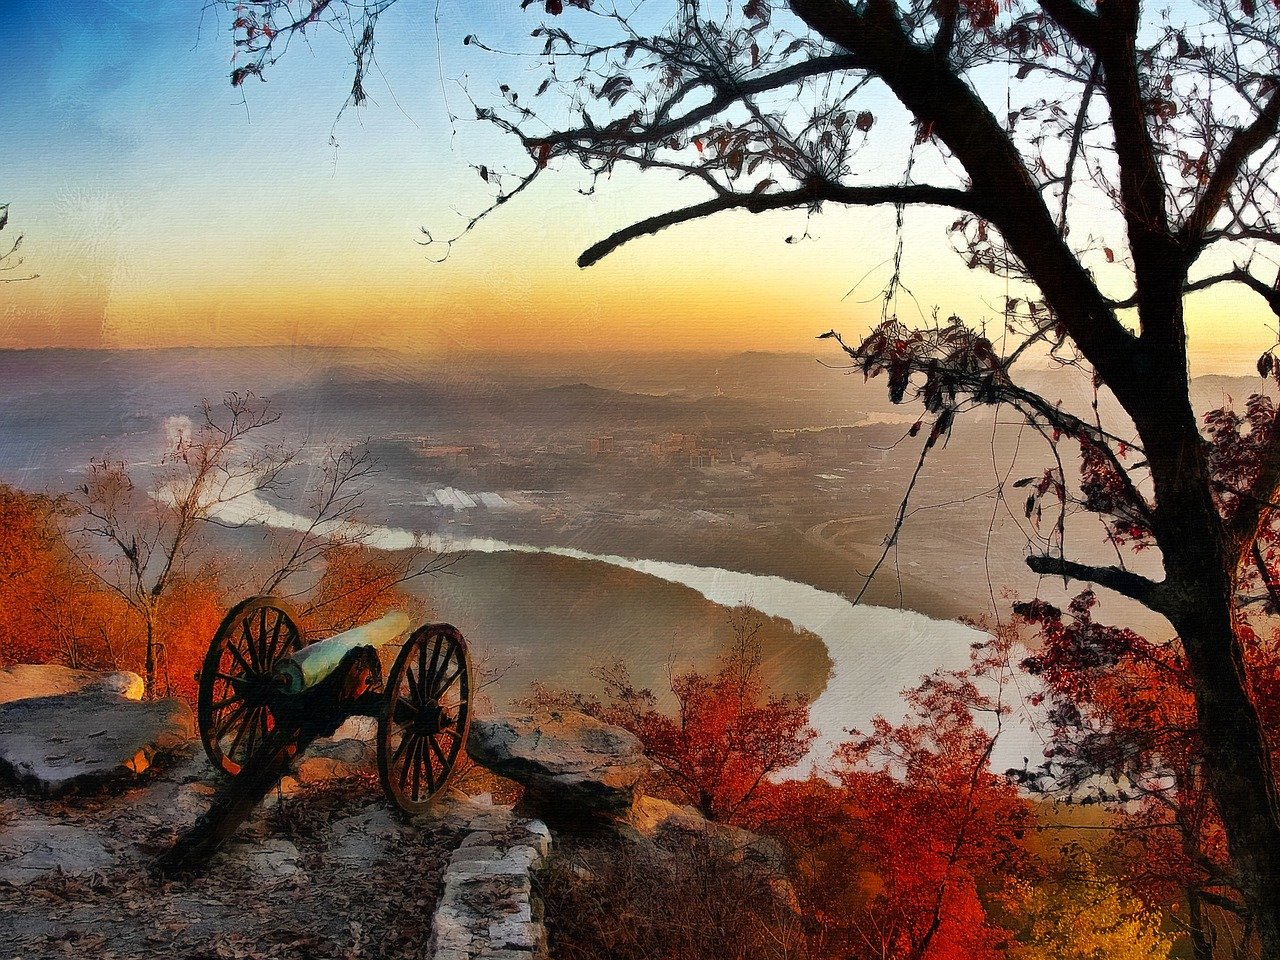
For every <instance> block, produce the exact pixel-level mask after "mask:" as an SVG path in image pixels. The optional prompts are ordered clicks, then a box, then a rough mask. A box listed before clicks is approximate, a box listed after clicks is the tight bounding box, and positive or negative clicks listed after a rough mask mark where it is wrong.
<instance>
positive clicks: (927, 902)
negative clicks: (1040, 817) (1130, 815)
mask: <svg viewBox="0 0 1280 960" xmlns="http://www.w3.org/2000/svg"><path fill="white" fill-rule="evenodd" d="M1009 639H1010V635H1008V634H1007V633H1002V634H1000V635H998V636H996V637H994V638H993V639H992V640H991V641H989V642H988V643H985V644H979V645H978V646H977V647H975V649H974V650H973V651H972V664H971V666H970V668H968V669H965V670H954V671H937V672H935V673H933V674H930V675H929V676H927V677H925V678H924V679H923V680H922V681H921V682H920V684H919V685H918V686H917V687H915V688H914V689H912V690H908V691H906V692H905V694H904V697H905V700H906V703H907V707H908V715H907V717H906V718H905V719H903V720H902V721H900V722H896V723H895V722H892V721H890V720H889V719H887V718H885V717H883V716H878V717H876V718H875V719H874V721H873V722H872V725H871V728H870V729H869V730H868V731H866V732H864V733H861V734H858V735H857V736H856V737H855V739H854V740H852V741H850V742H849V743H846V744H844V745H843V746H842V747H840V748H839V750H838V751H837V754H836V761H837V762H836V766H835V771H834V772H835V775H836V777H837V778H838V780H839V782H840V784H841V786H842V787H843V789H844V791H845V795H846V800H845V803H846V809H847V810H848V811H849V815H850V817H851V821H852V824H851V827H850V831H849V832H850V834H851V835H852V836H855V837H857V838H859V840H858V843H857V845H856V847H855V850H854V855H853V856H852V857H851V858H850V859H851V861H852V862H854V863H858V864H861V865H862V869H863V870H864V871H869V872H867V873H864V875H863V879H862V881H861V883H862V886H863V889H864V895H863V898H862V903H861V904H860V905H859V906H858V908H857V909H855V910H853V911H852V912H851V913H849V914H848V915H847V916H845V917H843V918H841V917H837V918H836V919H837V921H840V922H843V924H844V926H845V933H844V936H845V944H846V948H847V949H849V950H850V951H851V952H852V954H853V955H856V956H874V957H880V958H883V960H922V958H925V957H928V958H942V957H957V958H958V957H995V956H999V955H1002V954H1003V952H1004V951H1003V948H1002V946H1001V944H1004V943H1006V942H1007V941H1008V940H1009V937H1010V934H1009V931H1008V930H1007V929H1006V928H1005V927H1004V926H1003V925H1002V924H1001V921H1000V920H999V919H998V917H997V916H996V913H997V912H998V911H993V909H992V908H993V907H997V908H998V907H1002V906H1003V907H1005V908H1009V907H1011V906H1012V900H1013V899H1014V898H1015V897H1016V891H1015V890H1014V888H1013V886H1012V880H1013V878H1015V877H1018V876H1023V877H1028V878H1030V877H1031V876H1032V875H1033V867H1034V863H1033V861H1032V858H1031V856H1030V854H1029V852H1028V849H1027V845H1026V843H1025V838H1026V836H1027V834H1028V832H1029V831H1030V830H1031V829H1032V826H1033V816H1032V811H1031V809H1030V807H1029V806H1028V804H1027V801H1026V800H1025V799H1024V798H1023V797H1021V796H1020V795H1019V794H1018V791H1017V790H1016V789H1015V788H1014V787H1013V786H1012V785H1011V784H1010V783H1009V782H1008V780H1007V779H1006V778H1005V777H1003V776H1001V775H999V774H997V773H994V772H993V771H992V770H991V768H990V760H991V753H992V751H993V750H994V749H995V745H996V743H997V740H998V738H999V736H1000V732H1001V729H1002V726H1003V723H1004V718H1005V717H1006V716H1007V715H1008V713H1009V711H1010V706H1009V703H1008V699H1007V698H1008V695H1009V691H1008V689H1007V682H1008V677H1009V673H1008V669H1007V665H1008V660H1007V654H1008V644H1009ZM835 882H837V883H838V882H839V881H835Z"/></svg>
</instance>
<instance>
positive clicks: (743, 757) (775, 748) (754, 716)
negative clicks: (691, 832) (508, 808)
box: [529, 611, 815, 827]
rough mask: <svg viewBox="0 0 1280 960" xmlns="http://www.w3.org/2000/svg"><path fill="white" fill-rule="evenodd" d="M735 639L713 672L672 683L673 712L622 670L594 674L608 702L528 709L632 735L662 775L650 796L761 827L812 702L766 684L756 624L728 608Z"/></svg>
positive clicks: (543, 701)
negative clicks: (569, 713) (552, 710)
mask: <svg viewBox="0 0 1280 960" xmlns="http://www.w3.org/2000/svg"><path fill="white" fill-rule="evenodd" d="M731 625H732V627H733V630H734V637H735V639H734V642H733V644H732V646H731V647H730V649H729V650H727V651H726V652H725V653H724V655H723V656H722V657H721V658H720V664H719V669H718V670H717V671H716V672H715V673H714V674H704V673H702V672H700V671H697V670H687V671H685V672H683V673H679V674H676V675H675V676H673V677H672V679H671V693H672V694H673V695H674V697H675V700H676V711H675V713H674V715H668V714H666V713H664V712H662V711H661V710H660V709H658V698H657V696H655V695H654V693H653V691H651V690H648V689H639V688H637V687H636V686H635V685H634V684H633V683H632V681H631V677H630V674H629V672H628V670H627V668H626V666H625V665H624V664H622V663H615V664H613V665H612V666H610V667H607V668H605V669H603V670H600V671H599V672H598V674H597V675H598V676H599V678H600V679H601V681H602V682H603V683H604V685H605V698H604V699H603V700H600V699H599V698H595V697H589V696H584V695H581V694H564V693H557V692H553V691H549V690H547V689H546V688H542V687H537V688H535V691H534V695H533V697H532V698H530V701H529V702H531V703H533V704H534V705H538V706H562V707H570V708H572V709H577V710H581V711H582V712H584V713H587V714H589V715H591V716H595V717H598V718H599V719H601V720H604V721H605V722H606V723H613V724H617V725H618V726H620V727H624V728H626V729H628V730H630V731H631V732H632V733H634V734H635V735H636V736H637V737H639V738H640V741H641V742H642V743H643V744H644V749H645V753H646V754H647V755H648V756H649V758H650V759H651V760H653V761H654V762H655V763H656V764H657V765H658V767H659V769H660V771H661V776H660V778H659V782H657V783H655V784H651V785H650V787H649V791H650V792H651V793H658V794H661V793H665V794H666V795H668V796H669V797H670V798H671V799H674V800H678V801H681V802H685V803H690V804H692V805H693V806H695V807H697V808H698V810H699V812H701V813H702V815H703V816H704V817H706V818H707V819H708V820H717V821H720V822H724V823H733V824H738V825H743V826H747V827H758V826H760V825H761V824H763V823H765V822H768V821H770V820H772V819H773V818H774V817H776V816H778V815H779V810H778V809H777V806H776V804H775V803H774V802H773V797H774V795H773V794H772V793H771V791H770V784H769V780H768V778H769V777H770V776H772V775H774V774H777V773H780V772H781V771H783V770H786V769H788V768H789V767H792V766H794V765H795V764H797V763H798V762H799V761H800V760H801V759H803V757H804V756H805V754H806V753H807V752H808V749H809V744H810V743H811V742H812V740H813V738H814V735H815V734H814V731H813V730H812V729H811V728H810V727H809V704H808V701H807V700H805V699H804V698H803V697H780V696H774V695H771V694H770V693H769V691H768V690H767V689H766V688H765V684H764V681H763V678H762V676H761V671H760V663H761V651H760V643H759V640H758V638H757V634H758V632H759V629H760V621H758V620H755V621H753V620H751V618H750V617H747V616H745V615H744V614H743V613H742V612H741V611H737V612H735V614H734V615H733V619H732V620H731Z"/></svg>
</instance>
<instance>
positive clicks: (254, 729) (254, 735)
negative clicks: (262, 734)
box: [231, 707, 262, 766]
mask: <svg viewBox="0 0 1280 960" xmlns="http://www.w3.org/2000/svg"><path fill="white" fill-rule="evenodd" d="M261 710H262V708H261V707H254V709H253V713H251V714H250V715H249V722H248V724H246V726H247V728H248V730H249V735H248V736H247V737H245V740H244V754H243V756H244V763H248V762H249V758H250V757H252V756H253V744H254V742H255V741H256V740H257V739H258V718H259V714H260V712H261ZM235 749H236V748H235V747H234V746H232V748H231V752H232V753H235ZM243 765H244V764H241V766H243Z"/></svg>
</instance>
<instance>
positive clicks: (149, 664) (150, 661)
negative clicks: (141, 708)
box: [143, 610, 156, 700]
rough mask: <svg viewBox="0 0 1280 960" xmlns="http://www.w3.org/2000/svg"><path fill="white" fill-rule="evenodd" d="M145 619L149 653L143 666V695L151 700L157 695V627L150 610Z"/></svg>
mask: <svg viewBox="0 0 1280 960" xmlns="http://www.w3.org/2000/svg"><path fill="white" fill-rule="evenodd" d="M145 620H146V625H147V654H146V662H145V665H144V668H143V669H144V672H145V674H146V676H145V677H143V683H144V686H143V697H144V698H145V699H147V700H150V699H152V698H153V697H155V695H156V627H155V621H154V620H153V619H152V617H151V611H150V610H148V611H147V613H146V616H145Z"/></svg>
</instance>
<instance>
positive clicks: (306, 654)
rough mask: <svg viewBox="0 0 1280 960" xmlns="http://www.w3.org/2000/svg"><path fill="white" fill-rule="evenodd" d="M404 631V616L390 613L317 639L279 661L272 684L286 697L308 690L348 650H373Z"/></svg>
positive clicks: (322, 677)
mask: <svg viewBox="0 0 1280 960" xmlns="http://www.w3.org/2000/svg"><path fill="white" fill-rule="evenodd" d="M408 629H409V616H408V614H406V613H403V612H401V611H399V610H394V611H392V612H391V613H388V614H387V615H386V616H385V617H382V618H381V619H380V620H374V621H372V622H371V623H365V624H361V625H360V626H358V627H355V628H354V629H351V630H348V631H346V632H345V633H340V634H338V635H337V636H333V637H330V638H329V639H328V640H319V641H317V642H316V643H313V644H310V645H309V646H306V647H303V648H302V649H301V650H298V651H296V652H294V653H292V654H290V655H289V656H287V657H285V658H283V659H282V660H280V661H279V662H278V663H277V664H276V669H275V677H276V682H277V683H279V684H280V688H281V690H282V691H283V692H285V693H289V694H298V693H302V692H303V691H304V690H310V689H311V688H312V687H314V686H315V685H316V684H318V683H320V682H321V681H322V680H324V679H325V678H326V677H328V676H329V675H330V674H331V673H333V671H334V670H336V669H337V668H338V665H339V664H340V663H342V660H343V658H344V657H345V656H346V655H347V654H348V653H350V652H351V651H352V650H356V649H359V648H360V647H372V648H373V649H375V650H376V649H377V648H378V647H383V646H386V645H387V644H388V643H391V642H392V641H394V640H396V639H398V638H399V637H401V636H402V635H403V634H404V633H405V631H406V630H408Z"/></svg>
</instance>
